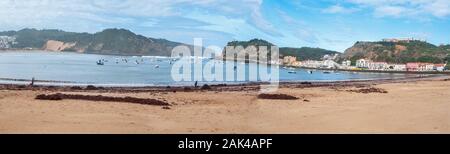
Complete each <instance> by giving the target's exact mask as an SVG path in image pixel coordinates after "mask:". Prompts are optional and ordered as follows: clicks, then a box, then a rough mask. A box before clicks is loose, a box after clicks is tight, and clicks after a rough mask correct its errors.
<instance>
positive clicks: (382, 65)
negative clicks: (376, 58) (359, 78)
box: [368, 62, 388, 70]
mask: <svg viewBox="0 0 450 154" xmlns="http://www.w3.org/2000/svg"><path fill="white" fill-rule="evenodd" d="M368 68H369V70H385V69H387V68H388V64H387V63H386V62H370V63H369V65H368Z"/></svg>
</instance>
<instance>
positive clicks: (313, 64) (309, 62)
mask: <svg viewBox="0 0 450 154" xmlns="http://www.w3.org/2000/svg"><path fill="white" fill-rule="evenodd" d="M322 64H323V62H322V61H317V60H306V61H302V63H301V66H302V67H309V68H319V67H321V66H322Z"/></svg>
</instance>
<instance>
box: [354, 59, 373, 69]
mask: <svg viewBox="0 0 450 154" xmlns="http://www.w3.org/2000/svg"><path fill="white" fill-rule="evenodd" d="M370 63H372V61H371V60H366V59H359V60H357V61H356V67H358V68H369V64H370Z"/></svg>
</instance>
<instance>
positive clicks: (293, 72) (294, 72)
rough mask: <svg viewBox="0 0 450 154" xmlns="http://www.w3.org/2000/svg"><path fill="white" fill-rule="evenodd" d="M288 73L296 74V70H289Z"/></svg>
mask: <svg viewBox="0 0 450 154" xmlns="http://www.w3.org/2000/svg"><path fill="white" fill-rule="evenodd" d="M288 73H289V74H297V72H296V71H289V72H288Z"/></svg>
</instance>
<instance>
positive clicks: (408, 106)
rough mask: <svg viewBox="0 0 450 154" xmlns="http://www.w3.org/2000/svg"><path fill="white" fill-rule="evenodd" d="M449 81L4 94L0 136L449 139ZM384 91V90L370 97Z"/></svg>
mask: <svg viewBox="0 0 450 154" xmlns="http://www.w3.org/2000/svg"><path fill="white" fill-rule="evenodd" d="M448 78H449V77H448V76H447V77H441V78H433V79H424V80H409V81H398V82H359V83H358V84H356V83H351V84H337V85H334V84H332V85H324V86H314V85H315V84H312V85H309V86H295V85H292V84H286V85H283V86H282V87H281V88H280V90H279V91H278V92H277V94H286V95H290V96H294V97H296V98H298V99H294V100H276V99H261V98H258V95H259V91H258V90H257V88H254V87H253V88H252V87H239V86H235V87H233V88H229V89H226V88H222V89H220V90H219V89H215V88H214V87H213V88H212V90H186V89H185V90H177V89H170V90H147V91H145V90H140V91H124V90H108V89H106V90H104V89H103V90H90V91H85V90H74V89H77V88H71V90H67V89H65V90H61V89H51V88H50V89H48V88H47V89H46V88H24V87H21V88H22V89H20V88H18V89H14V88H11V87H8V86H2V88H0V133H150V134H154V133H252V134H253V133H450V81H448ZM370 88H372V89H379V90H382V91H385V92H377V91H374V92H372V91H366V93H363V92H364V89H366V90H367V89H369V90H370ZM54 93H63V94H73V95H75V94H77V95H89V96H90V95H102V96H114V97H134V98H145V99H155V100H161V101H164V102H167V103H169V104H171V105H170V106H167V107H162V106H156V105H143V104H133V103H123V102H114V101H113V102H111V101H89V100H74V99H63V100H37V99H35V98H36V96H37V95H40V94H54Z"/></svg>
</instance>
